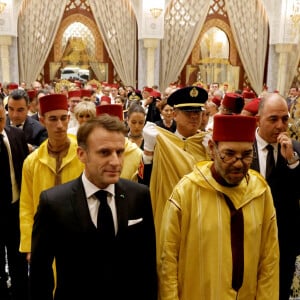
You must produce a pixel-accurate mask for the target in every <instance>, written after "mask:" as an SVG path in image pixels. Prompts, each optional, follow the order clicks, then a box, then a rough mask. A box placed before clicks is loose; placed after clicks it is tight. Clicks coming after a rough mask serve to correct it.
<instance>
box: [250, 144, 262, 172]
mask: <svg viewBox="0 0 300 300" xmlns="http://www.w3.org/2000/svg"><path fill="white" fill-rule="evenodd" d="M253 152H254V157H253V161H252V164H251V169H253V170H255V171H257V172H259V171H260V168H259V157H258V149H257V142H256V140H255V142H254V144H253Z"/></svg>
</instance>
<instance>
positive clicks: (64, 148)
mask: <svg viewBox="0 0 300 300" xmlns="http://www.w3.org/2000/svg"><path fill="white" fill-rule="evenodd" d="M70 143H71V142H70V140H69V139H68V140H67V142H66V143H64V144H63V145H61V146H60V147H59V148H58V149H57V148H56V147H55V148H56V149H55V150H54V149H53V146H52V145H51V143H50V141H49V140H48V152H49V154H50V156H52V157H54V158H55V160H56V170H55V181H54V185H59V184H61V170H60V166H61V163H62V160H63V158H64V157H65V156H66V155H67V153H68V150H69V147H70Z"/></svg>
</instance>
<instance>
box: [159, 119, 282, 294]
mask: <svg viewBox="0 0 300 300" xmlns="http://www.w3.org/2000/svg"><path fill="white" fill-rule="evenodd" d="M255 128H256V119H255V118H254V117H248V116H238V115H221V114H220V115H216V116H215V119H214V131H213V136H212V139H210V140H209V142H208V145H209V151H210V155H211V156H212V159H213V161H203V162H199V163H198V164H196V166H195V168H194V170H193V171H192V172H191V173H189V174H188V175H186V176H184V177H183V178H182V179H181V180H180V182H179V183H178V184H177V185H176V187H175V188H174V190H173V193H172V195H171V196H170V197H169V200H168V201H167V203H166V206H165V210H164V213H163V218H162V223H161V231H160V240H158V241H157V243H158V245H159V246H158V247H159V251H158V275H159V293H160V300H169V299H170V300H199V299H205V300H213V299H226V300H236V299H247V300H270V299H272V300H276V299H278V297H279V247H278V237H277V224H276V213H275V208H274V204H273V199H272V194H271V191H270V188H269V186H268V184H267V182H266V181H265V179H264V178H263V177H262V176H261V175H260V174H259V173H258V172H256V171H254V170H251V169H250V165H251V162H252V159H253V155H254V154H253V141H254V138H255Z"/></svg>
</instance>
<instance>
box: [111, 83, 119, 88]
mask: <svg viewBox="0 0 300 300" xmlns="http://www.w3.org/2000/svg"><path fill="white" fill-rule="evenodd" d="M110 87H111V88H116V89H118V88H119V85H118V84H117V83H112V84H111V85H110Z"/></svg>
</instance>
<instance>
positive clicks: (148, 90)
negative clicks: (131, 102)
mask: <svg viewBox="0 0 300 300" xmlns="http://www.w3.org/2000/svg"><path fill="white" fill-rule="evenodd" d="M152 91H153V89H152V88H149V87H147V86H146V87H144V92H148V93H151V92H152Z"/></svg>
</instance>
